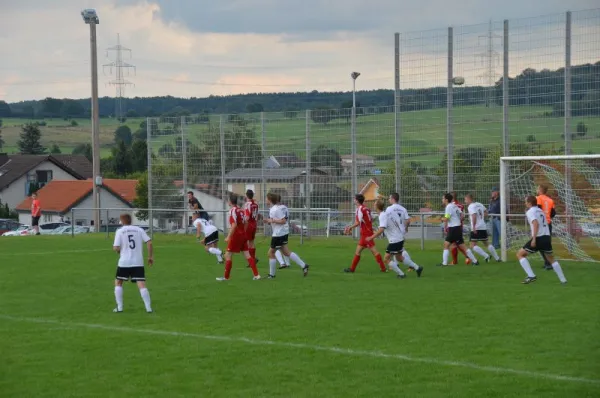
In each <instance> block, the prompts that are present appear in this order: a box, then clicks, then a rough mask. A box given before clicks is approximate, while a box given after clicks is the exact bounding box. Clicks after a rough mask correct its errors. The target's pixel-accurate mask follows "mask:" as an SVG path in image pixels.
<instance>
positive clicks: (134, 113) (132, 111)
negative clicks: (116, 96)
mask: <svg viewBox="0 0 600 398" xmlns="http://www.w3.org/2000/svg"><path fill="white" fill-rule="evenodd" d="M125 116H127V117H139V115H138V113H137V111H136V110H135V109H130V110H128V111H127V113H126V114H125Z"/></svg>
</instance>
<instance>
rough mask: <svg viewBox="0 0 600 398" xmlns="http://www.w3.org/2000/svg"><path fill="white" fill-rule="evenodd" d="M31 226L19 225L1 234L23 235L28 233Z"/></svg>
mask: <svg viewBox="0 0 600 398" xmlns="http://www.w3.org/2000/svg"><path fill="white" fill-rule="evenodd" d="M29 230H31V227H30V226H29V225H20V226H19V227H18V228H17V229H15V230H13V231H8V232H4V233H3V234H2V236H24V235H28V234H29Z"/></svg>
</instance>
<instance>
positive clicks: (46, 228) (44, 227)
mask: <svg viewBox="0 0 600 398" xmlns="http://www.w3.org/2000/svg"><path fill="white" fill-rule="evenodd" d="M69 225H70V224H67V223H65V222H50V223H46V224H41V225H40V234H42V235H51V234H52V233H53V231H54V230H55V229H57V228H59V227H64V226H69Z"/></svg>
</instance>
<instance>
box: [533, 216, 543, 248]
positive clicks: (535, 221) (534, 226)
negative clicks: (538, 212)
mask: <svg viewBox="0 0 600 398" xmlns="http://www.w3.org/2000/svg"><path fill="white" fill-rule="evenodd" d="M544 217H545V216H544ZM539 229H540V224H539V223H538V220H536V219H533V221H531V247H535V239H536V237H537V234H538V230H539Z"/></svg>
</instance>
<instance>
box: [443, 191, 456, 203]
mask: <svg viewBox="0 0 600 398" xmlns="http://www.w3.org/2000/svg"><path fill="white" fill-rule="evenodd" d="M453 200H454V196H452V194H451V193H447V194H445V195H444V197H443V198H442V202H443V203H444V204H445V205H447V204H449V203H452V201H453Z"/></svg>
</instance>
